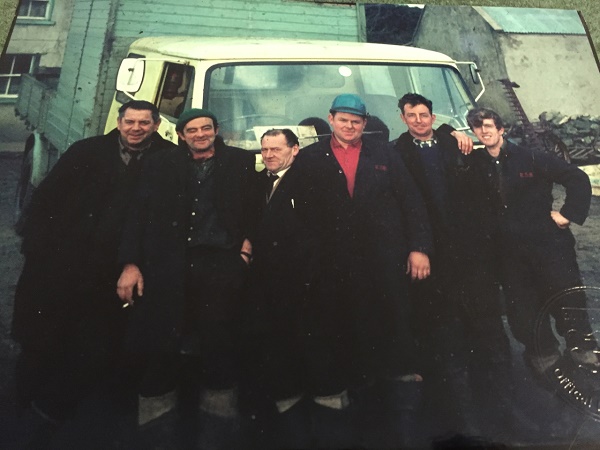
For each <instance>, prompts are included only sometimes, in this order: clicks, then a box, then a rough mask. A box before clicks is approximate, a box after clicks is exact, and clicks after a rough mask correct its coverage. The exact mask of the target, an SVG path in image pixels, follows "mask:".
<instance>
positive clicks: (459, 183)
mask: <svg viewBox="0 0 600 450" xmlns="http://www.w3.org/2000/svg"><path fill="white" fill-rule="evenodd" d="M434 137H435V139H436V140H437V145H438V146H439V147H440V150H441V152H440V155H441V160H442V170H441V171H442V176H443V177H444V180H443V183H444V187H445V189H446V195H445V198H444V200H445V204H444V205H443V209H442V208H440V205H438V204H436V202H435V199H434V194H433V192H432V189H431V184H430V183H429V182H428V180H427V177H426V174H425V169H424V167H423V164H422V162H421V158H420V156H419V154H418V152H419V148H418V146H417V145H416V144H415V143H414V142H413V136H412V135H411V134H410V133H409V132H406V133H403V134H401V135H400V137H399V138H398V139H397V140H396V142H395V144H394V148H395V149H396V151H398V152H399V154H400V155H401V156H402V159H403V161H404V163H405V164H406V167H407V169H408V171H409V172H410V174H411V175H412V176H413V178H414V180H415V182H416V184H417V186H418V187H419V190H420V192H421V194H422V196H423V199H424V200H425V204H426V206H427V212H428V214H429V217H430V218H431V226H432V230H433V236H434V243H435V251H434V253H435V256H434V258H433V261H432V264H433V270H432V277H433V279H435V280H436V281H437V282H440V283H442V286H444V288H443V289H445V290H446V289H449V288H450V287H449V286H454V287H456V288H458V289H460V290H463V289H464V288H465V287H464V286H458V285H457V283H458V284H459V285H460V284H463V281H464V280H463V279H464V278H465V277H468V278H470V279H471V281H472V280H473V277H472V276H471V274H473V272H474V269H473V268H477V269H478V271H479V273H483V271H487V272H489V271H492V270H493V268H492V267H491V265H492V262H491V261H492V260H493V258H494V256H493V246H492V238H491V233H492V228H493V221H494V216H493V211H492V206H491V205H490V202H489V200H488V199H489V196H488V193H487V180H486V177H485V175H484V174H483V173H482V172H481V171H480V170H477V168H476V167H474V164H475V158H476V156H475V155H476V154H478V153H480V152H482V151H483V150H478V149H476V150H474V151H473V153H471V154H470V155H463V154H462V153H461V152H460V150H459V148H458V145H457V142H456V139H455V138H454V137H453V136H451V135H449V134H447V133H444V132H439V131H434ZM475 272H477V270H476V271H475ZM489 275H490V276H491V274H489ZM465 282H466V281H465Z"/></svg>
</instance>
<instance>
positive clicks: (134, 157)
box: [127, 151, 142, 172]
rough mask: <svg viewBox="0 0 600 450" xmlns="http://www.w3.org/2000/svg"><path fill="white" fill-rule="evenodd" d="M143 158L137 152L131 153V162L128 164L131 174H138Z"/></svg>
mask: <svg viewBox="0 0 600 450" xmlns="http://www.w3.org/2000/svg"><path fill="white" fill-rule="evenodd" d="M141 156H142V155H140V153H139V152H137V151H133V152H132V151H130V152H129V162H128V163H127V170H128V171H130V172H136V171H138V170H139V169H140V164H141Z"/></svg>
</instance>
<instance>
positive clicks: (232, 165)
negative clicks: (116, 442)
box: [117, 109, 260, 448]
mask: <svg viewBox="0 0 600 450" xmlns="http://www.w3.org/2000/svg"><path fill="white" fill-rule="evenodd" d="M176 130H177V133H178V135H179V138H180V145H179V147H178V148H176V149H173V150H171V151H169V152H161V153H160V154H156V155H155V157H154V158H150V159H149V160H148V161H147V164H146V165H145V166H144V173H143V177H142V179H141V181H140V187H139V189H138V195H137V196H136V199H135V205H134V207H133V208H132V212H131V215H130V217H129V220H128V221H127V224H126V227H125V230H124V238H123V243H122V247H121V250H120V255H119V259H120V261H121V263H122V264H123V265H124V269H123V272H122V274H121V278H120V279H119V282H118V286H117V290H118V293H119V296H120V297H121V299H123V301H126V302H128V303H130V304H132V303H133V304H132V306H131V307H130V308H131V310H132V311H131V314H132V320H131V323H130V326H129V329H128V334H127V338H126V344H127V346H128V348H129V349H132V350H135V351H136V352H137V353H140V352H144V353H146V355H147V371H146V374H145V375H144V376H143V377H142V381H141V386H140V396H139V412H138V414H139V416H138V419H139V424H140V425H142V424H144V423H148V424H149V423H150V422H152V421H155V420H157V419H159V418H160V417H161V416H164V415H165V414H167V413H169V412H170V411H175V409H174V406H175V392H174V389H175V377H176V375H177V373H176V371H175V370H173V369H174V368H176V367H177V362H176V352H177V351H178V350H179V348H178V346H179V342H180V338H181V337H183V348H182V349H181V351H182V352H184V353H185V354H186V356H187V358H188V359H191V360H193V361H195V363H194V364H195V365H196V366H197V368H198V371H197V372H196V373H195V378H196V380H198V382H199V383H200V384H201V385H202V387H203V390H202V392H201V394H200V399H199V404H200V409H201V422H202V424H201V432H200V436H199V438H198V439H199V445H200V447H202V446H205V445H209V444H208V443H209V442H213V444H211V445H215V444H214V442H218V443H219V445H221V446H222V448H231V446H233V445H234V444H233V443H232V440H233V439H234V438H235V437H236V434H235V432H234V431H235V429H236V428H237V427H238V426H239V411H238V407H237V401H238V395H237V389H238V382H239V376H240V374H239V370H240V354H239V352H240V340H239V327H240V315H241V312H242V308H241V306H242V303H241V301H242V287H243V285H244V282H245V278H246V272H247V267H248V264H249V263H250V259H251V257H252V246H251V244H250V241H249V240H248V237H249V236H250V233H251V231H252V230H253V229H254V227H255V226H256V222H257V219H258V215H259V213H260V208H259V205H258V203H259V201H260V197H259V195H258V191H257V173H256V171H255V157H254V154H252V153H251V152H247V151H245V150H242V149H240V148H236V147H229V146H227V145H225V143H224V142H223V140H222V139H221V137H220V136H219V135H218V123H217V119H216V117H215V116H214V115H213V114H212V113H211V112H210V111H208V110H204V109H190V110H187V111H184V112H183V113H182V114H181V116H180V117H179V120H178V121H177V125H176ZM134 290H135V293H136V294H137V295H138V296H139V299H136V298H135V296H134ZM196 403H198V402H196ZM165 405H168V406H165ZM211 448H212V447H211Z"/></svg>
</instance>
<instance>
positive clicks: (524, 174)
mask: <svg viewBox="0 0 600 450" xmlns="http://www.w3.org/2000/svg"><path fill="white" fill-rule="evenodd" d="M519 177H521V178H533V172H519Z"/></svg>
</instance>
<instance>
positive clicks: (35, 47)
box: [6, 0, 74, 67]
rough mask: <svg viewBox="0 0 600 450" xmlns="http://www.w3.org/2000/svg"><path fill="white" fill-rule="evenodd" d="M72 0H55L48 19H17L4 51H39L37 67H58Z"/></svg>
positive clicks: (60, 61)
mask: <svg viewBox="0 0 600 450" xmlns="http://www.w3.org/2000/svg"><path fill="white" fill-rule="evenodd" d="M73 3H74V0H54V2H53V5H52V14H51V16H50V18H49V20H47V21H39V22H38V23H35V21H31V20H29V21H24V20H20V19H17V21H16V23H15V27H14V30H13V32H12V35H11V38H10V41H9V43H8V46H7V49H6V53H39V54H40V63H39V65H40V67H60V66H61V64H62V61H63V55H64V51H65V44H66V41H67V33H68V31H69V25H70V23H71V12H72V10H73Z"/></svg>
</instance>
